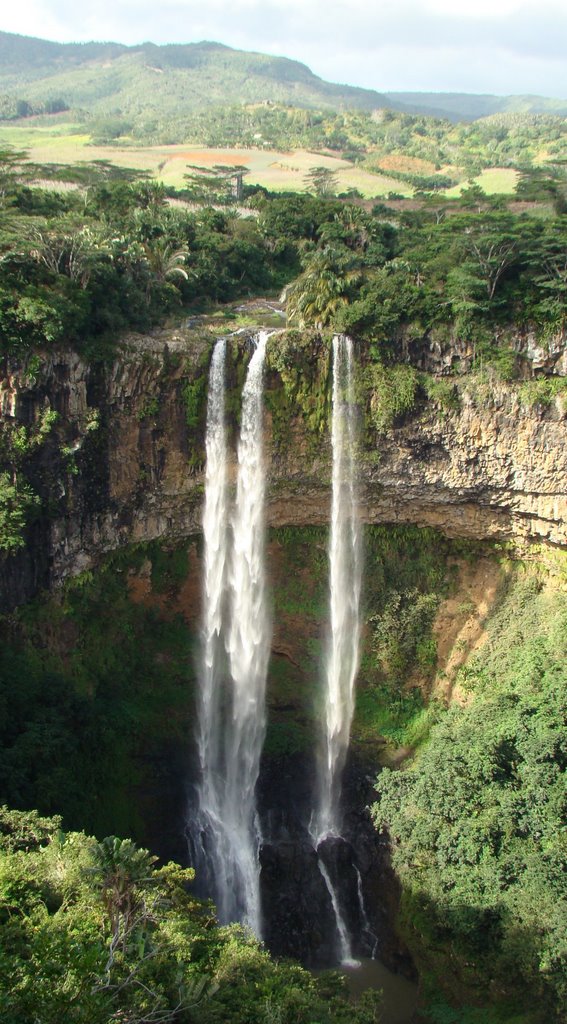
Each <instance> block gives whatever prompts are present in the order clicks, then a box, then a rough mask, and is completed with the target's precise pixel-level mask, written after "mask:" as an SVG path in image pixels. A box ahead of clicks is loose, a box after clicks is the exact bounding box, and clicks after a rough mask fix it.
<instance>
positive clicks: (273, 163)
mask: <svg viewBox="0 0 567 1024" xmlns="http://www.w3.org/2000/svg"><path fill="white" fill-rule="evenodd" d="M6 144H8V145H11V146H14V147H15V148H16V149H19V150H25V151H26V152H27V153H28V156H29V158H30V160H32V161H34V162H35V163H39V164H53V163H54V164H76V163H82V162H87V163H90V162H91V161H93V160H108V161H110V162H111V163H113V164H116V165H117V166H119V167H130V168H136V169H138V170H142V171H147V172H148V173H149V174H150V175H151V176H152V177H154V178H156V179H158V180H160V181H163V182H164V183H165V184H166V185H173V186H176V187H178V188H179V187H181V186H182V185H183V184H184V175H185V174H186V173H187V171H188V169H189V167H190V166H191V165H192V164H195V165H197V166H200V167H211V166H213V165H214V164H229V165H233V164H242V165H244V166H245V167H247V168H248V173H247V175H246V179H245V180H246V182H247V183H248V184H250V185H255V184H258V185H264V186H265V187H266V188H268V189H270V190H272V191H275V192H284V191H302V190H303V189H305V187H306V186H305V176H306V175H307V173H308V171H309V169H310V168H311V167H316V166H318V167H321V166H322V167H328V168H329V169H330V170H332V171H334V172H335V173H336V175H337V179H338V186H339V191H341V192H343V191H346V190H347V189H350V188H356V189H358V190H359V191H360V192H361V193H362V194H363V195H364V196H366V197H368V198H370V197H373V196H376V197H383V196H386V195H387V194H388V193H389V192H396V193H397V194H398V195H402V196H407V197H409V196H411V195H412V189H411V187H410V186H409V185H406V184H404V183H402V182H400V181H397V180H396V179H395V178H391V177H389V175H388V173H387V171H388V167H390V168H391V169H392V170H394V169H395V170H399V169H400V167H399V166H398V165H399V163H400V160H401V161H402V162H403V158H391V159H390V160H388V158H386V159H385V160H382V161H381V163H382V166H383V168H384V173H376V174H374V173H371V172H369V171H367V170H364V169H362V168H360V167H357V166H354V165H353V164H351V163H349V162H347V161H346V160H340V159H337V158H336V157H332V156H324V155H322V154H321V153H311V152H309V151H307V150H294V151H293V152H290V153H283V152H276V151H274V150H265V149H203V148H202V147H193V146H191V145H187V144H183V145H173V146H136V145H134V144H132V145H123V146H118V145H117V146H99V145H92V144H91V142H90V136H88V135H85V134H79V132H78V131H77V127H76V126H73V125H62V124H60V123H59V124H56V125H53V127H52V128H44V127H42V128H33V127H29V128H24V127H5V126H2V127H0V146H2V145H6ZM418 163H420V164H421V163H425V161H423V162H422V161H418ZM420 169H424V168H420ZM414 170H415V168H414ZM517 177H518V175H517V172H516V171H512V170H508V169H504V168H495V169H493V170H488V171H483V173H482V174H481V175H480V176H479V177H478V179H477V181H478V183H479V185H481V187H482V188H483V189H484V190H485V191H486V192H487V193H494V192H503V193H506V194H511V193H512V192H513V190H514V185H515V183H516V180H517ZM463 187H464V186H463V185H460V186H457V187H456V188H454V189H451V190H450V191H449V192H448V193H447V194H448V195H458V194H459V193H460V191H461V189H462V188H463Z"/></svg>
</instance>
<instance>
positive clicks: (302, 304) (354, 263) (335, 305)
mask: <svg viewBox="0 0 567 1024" xmlns="http://www.w3.org/2000/svg"><path fill="white" fill-rule="evenodd" d="M362 280H363V270H362V263H361V260H360V257H359V256H357V255H356V254H355V253H352V252H351V251H350V250H349V249H347V248H346V247H345V246H341V247H340V248H339V246H330V245H327V246H325V247H324V248H322V249H315V250H314V251H312V252H311V253H310V254H309V256H308V257H307V258H306V260H305V262H304V269H303V272H302V273H301V274H300V275H299V277H298V278H296V280H295V281H293V282H292V284H291V285H289V286H288V288H287V289H286V292H285V298H286V301H287V317H288V321H290V322H291V323H297V325H298V326H299V327H306V326H309V325H311V326H314V327H318V328H321V327H325V326H328V325H329V324H331V323H332V321H333V318H334V317H335V315H336V314H337V312H338V311H339V309H340V308H341V307H342V306H344V305H347V304H348V302H349V301H350V299H351V298H352V296H353V294H354V292H355V290H356V288H357V287H358V286H359V285H360V284H361V282H362Z"/></svg>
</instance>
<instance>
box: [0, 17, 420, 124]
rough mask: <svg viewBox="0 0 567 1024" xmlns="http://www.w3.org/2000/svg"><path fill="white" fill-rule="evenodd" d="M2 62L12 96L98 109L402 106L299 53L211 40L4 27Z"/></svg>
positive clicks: (4, 84) (0, 74)
mask: <svg viewBox="0 0 567 1024" xmlns="http://www.w3.org/2000/svg"><path fill="white" fill-rule="evenodd" d="M0 66H1V70H0V87H1V88H2V89H3V90H5V91H6V92H8V93H9V95H10V96H11V97H12V99H18V100H22V99H23V100H27V101H28V102H29V103H31V104H33V105H35V104H37V103H38V102H39V101H45V100H54V99H62V100H63V101H64V102H65V104H66V105H67V106H68V107H70V106H73V107H84V108H86V109H88V110H89V111H93V112H95V111H96V112H100V113H104V112H116V111H117V109H118V108H119V109H120V111H121V112H122V113H123V114H128V113H134V112H137V111H138V110H139V109H140V107H141V106H144V105H145V106H151V107H152V108H155V107H160V108H163V110H164V111H167V110H169V109H171V108H172V107H176V108H178V107H179V105H180V104H183V106H184V107H185V108H187V109H191V110H195V109H198V108H202V107H212V106H217V105H222V104H233V103H253V102H263V101H272V102H278V103H289V104H291V105H293V106H295V107H314V108H317V109H319V108H323V109H333V110H339V109H347V108H349V109H360V110H373V109H375V108H376V107H384V106H391V105H394V106H400V105H399V104H391V103H390V102H388V101H387V99H386V97H385V96H384V95H382V94H381V93H378V92H375V91H374V90H372V89H358V88H355V87H353V86H348V85H334V84H332V83H330V82H325V81H323V79H321V78H318V77H317V75H314V74H313V72H312V71H310V69H309V68H308V67H306V65H305V64H301V63H300V62H299V61H294V60H288V59H287V58H286V57H271V56H268V55H266V54H261V53H247V52H244V51H242V50H233V49H231V47H229V46H223V45H222V44H221V43H215V42H199V43H188V44H186V45H167V46H156V45H155V44H154V43H143V44H142V45H141V46H133V47H126V46H120V45H118V44H115V43H85V44H77V43H68V44H59V43H50V42H45V41H43V40H40V39H27V38H26V37H23V36H15V35H10V34H8V33H5V32H3V33H0Z"/></svg>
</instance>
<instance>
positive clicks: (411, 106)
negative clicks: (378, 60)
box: [387, 92, 567, 121]
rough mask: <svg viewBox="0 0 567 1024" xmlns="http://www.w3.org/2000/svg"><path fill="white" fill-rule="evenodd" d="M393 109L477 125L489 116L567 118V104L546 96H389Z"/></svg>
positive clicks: (391, 94)
mask: <svg viewBox="0 0 567 1024" xmlns="http://www.w3.org/2000/svg"><path fill="white" fill-rule="evenodd" d="M387 99H388V100H390V101H391V103H392V106H393V107H396V108H397V109H401V108H403V109H404V110H406V111H408V112H411V113H416V114H429V115H431V116H432V117H444V118H448V119H449V120H451V121H477V120H478V119H479V118H481V117H490V116H491V115H492V114H562V115H565V114H567V100H557V99H550V98H548V97H546V96H491V95H485V96H484V95H476V94H473V93H471V94H469V93H464V92H389V93H387Z"/></svg>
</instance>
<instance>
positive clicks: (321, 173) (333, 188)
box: [304, 166, 339, 196]
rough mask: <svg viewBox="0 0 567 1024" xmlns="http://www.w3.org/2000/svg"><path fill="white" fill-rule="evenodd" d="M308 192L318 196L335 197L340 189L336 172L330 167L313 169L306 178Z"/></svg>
mask: <svg viewBox="0 0 567 1024" xmlns="http://www.w3.org/2000/svg"><path fill="white" fill-rule="evenodd" d="M304 181H305V184H306V186H307V191H308V192H314V193H315V195H316V196H334V195H336V192H337V189H338V187H339V179H338V178H337V175H336V172H335V171H333V170H331V168H330V167H320V166H319V167H311V168H310V169H309V171H308V173H307V174H306V175H305V178H304Z"/></svg>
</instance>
